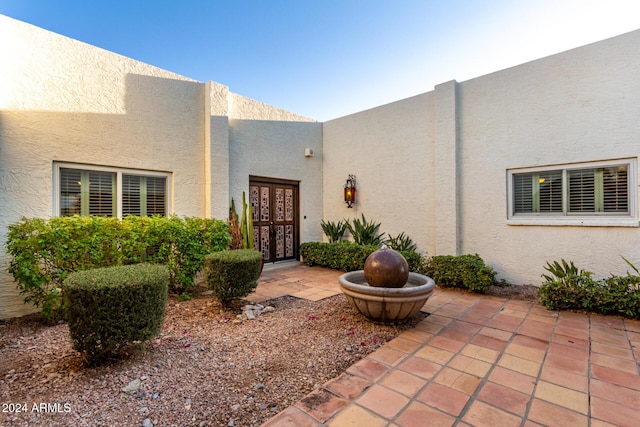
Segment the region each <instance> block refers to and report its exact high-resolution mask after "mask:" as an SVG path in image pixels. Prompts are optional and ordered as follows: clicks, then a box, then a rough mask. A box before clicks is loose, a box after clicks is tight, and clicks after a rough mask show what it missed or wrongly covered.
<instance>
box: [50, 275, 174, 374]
mask: <svg viewBox="0 0 640 427" xmlns="http://www.w3.org/2000/svg"><path fill="white" fill-rule="evenodd" d="M168 286H169V269H168V268H167V267H166V266H163V265H151V264H135V265H125V266H117V267H107V268H97V269H91V270H84V271H78V272H74V273H71V274H69V276H68V277H67V278H66V279H65V281H64V283H63V285H62V296H63V306H64V309H65V314H66V319H67V321H68V322H69V333H70V334H71V339H72V342H73V348H74V349H76V350H78V351H80V352H82V353H84V354H85V356H86V358H87V359H88V361H89V362H91V363H93V362H97V361H99V360H100V359H102V358H104V357H106V356H109V355H112V354H116V353H118V351H119V350H121V349H122V348H124V347H126V346H127V345H129V344H131V343H133V342H136V341H146V340H149V339H151V338H153V337H155V336H157V335H158V334H159V333H160V330H161V328H162V323H163V321H164V316H165V307H166V302H167V293H168Z"/></svg>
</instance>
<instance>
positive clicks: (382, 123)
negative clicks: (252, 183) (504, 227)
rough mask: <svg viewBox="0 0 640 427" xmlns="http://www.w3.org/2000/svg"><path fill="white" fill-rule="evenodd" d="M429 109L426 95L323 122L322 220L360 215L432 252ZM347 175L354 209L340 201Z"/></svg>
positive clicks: (431, 97)
mask: <svg viewBox="0 0 640 427" xmlns="http://www.w3.org/2000/svg"><path fill="white" fill-rule="evenodd" d="M434 105H435V97H434V95H433V93H427V94H422V95H418V96H415V97H412V98H408V99H405V100H402V101H398V102H394V103H391V104H388V105H383V106H381V107H377V108H373V109H371V110H367V111H363V112H360V113H357V114H353V115H350V116H346V117H342V118H339V119H335V120H331V121H329V122H326V123H324V129H323V133H324V137H323V140H324V210H323V219H324V220H326V221H338V220H340V219H343V218H346V219H352V218H354V217H358V218H360V216H361V215H362V214H364V216H365V217H366V218H367V220H370V221H375V222H378V223H381V226H380V231H382V232H385V233H390V234H391V235H394V236H396V235H398V234H400V233H401V232H405V234H408V235H409V236H410V237H411V238H412V239H413V241H414V242H415V243H416V244H417V245H418V247H419V249H420V250H421V251H423V252H427V253H429V254H433V253H434V252H435V244H436V223H435V207H436V205H435V196H436V182H435V179H434V177H435V173H434V168H435V163H434V160H435V151H434V149H435V147H434V140H433V138H434V132H435V128H434V126H433V123H434ZM451 173H453V171H451ZM349 174H352V175H356V204H355V205H354V206H353V208H347V205H346V204H345V203H344V199H343V188H344V184H345V181H346V180H347V177H348V175H349Z"/></svg>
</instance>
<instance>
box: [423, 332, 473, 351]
mask: <svg viewBox="0 0 640 427" xmlns="http://www.w3.org/2000/svg"><path fill="white" fill-rule="evenodd" d="M464 344H465V343H464V342H462V341H458V340H452V339H450V338H446V337H442V336H435V337H433V338H431V339H430V340H429V345H431V346H433V347H438V348H441V349H443V350H447V351H450V352H452V353H457V352H459V351H460V349H461V348H462V347H464Z"/></svg>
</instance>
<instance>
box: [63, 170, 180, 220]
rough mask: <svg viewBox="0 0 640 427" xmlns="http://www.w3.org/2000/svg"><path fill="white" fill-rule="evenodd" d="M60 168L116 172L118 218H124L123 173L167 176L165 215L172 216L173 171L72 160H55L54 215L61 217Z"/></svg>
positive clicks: (115, 200) (116, 210) (115, 198)
mask: <svg viewBox="0 0 640 427" xmlns="http://www.w3.org/2000/svg"><path fill="white" fill-rule="evenodd" d="M60 169H74V170H78V171H87V172H107V173H114V174H115V184H116V185H115V189H114V190H115V197H114V202H115V205H116V209H115V212H116V215H115V217H116V218H122V206H123V203H122V194H123V193H122V181H123V180H122V176H123V175H137V176H144V177H158V178H165V179H166V181H165V194H166V204H165V213H164V215H165V216H170V215H171V212H173V209H172V200H173V198H172V195H171V188H172V185H171V178H172V173H171V172H165V171H154V170H146V169H132V168H118V167H112V166H102V165H92V164H84V163H71V162H57V161H56V162H54V163H53V212H52V214H53V216H56V217H59V216H61V215H60V191H61V183H60Z"/></svg>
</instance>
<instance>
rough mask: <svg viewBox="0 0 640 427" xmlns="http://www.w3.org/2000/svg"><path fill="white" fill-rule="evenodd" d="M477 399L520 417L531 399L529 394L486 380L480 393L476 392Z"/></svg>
mask: <svg viewBox="0 0 640 427" xmlns="http://www.w3.org/2000/svg"><path fill="white" fill-rule="evenodd" d="M478 399H480V400H482V401H483V402H486V403H488V404H490V405H493V406H496V407H498V408H500V409H503V410H505V411H507V412H511V413H514V414H516V415H519V416H521V417H522V416H524V414H525V413H526V411H527V403H528V402H529V400H530V399H531V395H530V394H525V393H522V392H519V391H516V390H514V389H512V388H509V387H505V386H502V385H499V384H495V383H492V382H486V383H485V384H484V385H483V386H482V389H480V393H478Z"/></svg>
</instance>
